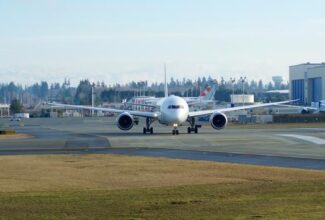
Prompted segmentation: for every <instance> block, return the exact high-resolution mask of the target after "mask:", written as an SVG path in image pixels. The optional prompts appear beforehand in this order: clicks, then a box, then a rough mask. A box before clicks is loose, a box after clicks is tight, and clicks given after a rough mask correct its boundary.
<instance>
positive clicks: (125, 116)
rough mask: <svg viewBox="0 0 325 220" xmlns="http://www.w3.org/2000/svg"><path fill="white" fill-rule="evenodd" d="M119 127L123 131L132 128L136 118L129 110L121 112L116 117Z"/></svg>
mask: <svg viewBox="0 0 325 220" xmlns="http://www.w3.org/2000/svg"><path fill="white" fill-rule="evenodd" d="M116 124H117V127H118V128H119V129H121V130H123V131H127V130H130V129H131V128H132V127H133V125H134V118H133V116H132V115H130V114H129V113H127V112H124V113H122V114H120V115H119V116H118V117H117V119H116Z"/></svg>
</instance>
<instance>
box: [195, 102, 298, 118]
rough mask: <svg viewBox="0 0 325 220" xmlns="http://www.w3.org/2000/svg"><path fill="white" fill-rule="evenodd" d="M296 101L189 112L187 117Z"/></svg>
mask: <svg viewBox="0 0 325 220" xmlns="http://www.w3.org/2000/svg"><path fill="white" fill-rule="evenodd" d="M293 101H296V100H289V101H283V102H270V103H263V104H255V105H246V106H238V107H233V108H220V109H212V110H203V111H194V112H189V117H199V116H206V115H211V114H213V113H215V112H221V113H225V112H232V111H238V110H245V109H252V108H259V107H268V106H272V105H281V104H286V103H290V102H293Z"/></svg>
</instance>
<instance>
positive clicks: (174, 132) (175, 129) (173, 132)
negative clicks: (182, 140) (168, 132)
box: [172, 124, 179, 135]
mask: <svg viewBox="0 0 325 220" xmlns="http://www.w3.org/2000/svg"><path fill="white" fill-rule="evenodd" d="M173 127H174V129H173V131H172V134H173V135H175V134H176V135H179V131H178V129H177V127H178V125H177V124H174V125H173Z"/></svg>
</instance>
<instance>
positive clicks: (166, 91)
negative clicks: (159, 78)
mask: <svg viewBox="0 0 325 220" xmlns="http://www.w3.org/2000/svg"><path fill="white" fill-rule="evenodd" d="M164 71H165V97H168V86H167V73H166V63H165V64H164Z"/></svg>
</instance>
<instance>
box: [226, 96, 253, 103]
mask: <svg viewBox="0 0 325 220" xmlns="http://www.w3.org/2000/svg"><path fill="white" fill-rule="evenodd" d="M230 99H231V103H233V104H235V105H238V104H254V95H250V94H244V95H242V94H241V95H237V94H236V95H230Z"/></svg>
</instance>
